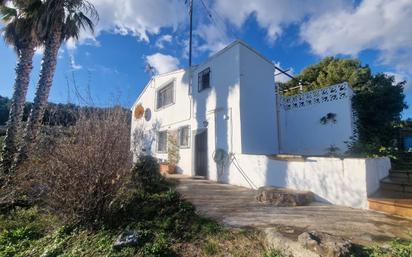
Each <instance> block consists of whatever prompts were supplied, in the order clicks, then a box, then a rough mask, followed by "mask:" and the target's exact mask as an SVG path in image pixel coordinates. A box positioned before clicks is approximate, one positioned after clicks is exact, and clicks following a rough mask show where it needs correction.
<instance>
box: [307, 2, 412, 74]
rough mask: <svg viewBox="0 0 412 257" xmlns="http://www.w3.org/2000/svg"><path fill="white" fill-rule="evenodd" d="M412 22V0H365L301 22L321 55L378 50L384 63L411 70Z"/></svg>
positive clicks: (316, 50) (308, 40)
mask: <svg viewBox="0 0 412 257" xmlns="http://www.w3.org/2000/svg"><path fill="white" fill-rule="evenodd" d="M411 24H412V1H411V0H397V1H386V0H364V1H362V2H361V3H360V4H359V5H358V6H353V7H351V8H350V9H349V10H348V9H346V10H336V11H334V12H328V13H325V14H323V15H320V16H316V17H312V18H311V19H309V20H308V21H307V22H306V23H305V24H304V25H302V26H301V37H302V39H303V40H305V41H307V42H308V43H309V44H310V46H311V48H312V50H313V52H314V53H316V54H318V55H321V56H325V55H335V54H348V55H357V54H358V53H359V52H361V51H362V50H365V49H374V50H378V52H379V60H378V61H380V62H381V63H382V64H386V65H391V66H393V67H395V69H397V70H398V71H406V72H408V73H409V74H412V62H411V58H412V29H411Z"/></svg>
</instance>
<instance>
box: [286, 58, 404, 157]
mask: <svg viewBox="0 0 412 257" xmlns="http://www.w3.org/2000/svg"><path fill="white" fill-rule="evenodd" d="M345 81H346V82H348V83H349V85H350V86H351V87H352V88H353V90H354V92H355V96H354V97H353V99H352V104H353V109H354V111H355V116H356V117H357V119H356V135H357V136H356V137H355V138H353V141H352V142H350V145H349V146H350V150H351V153H354V154H358V155H360V154H365V153H366V154H367V155H382V154H384V151H383V152H382V151H381V150H380V149H381V148H382V147H384V148H389V147H393V146H394V139H396V138H397V135H398V129H399V125H400V122H401V120H400V113H401V112H402V111H403V109H405V108H407V105H406V104H405V102H404V99H405V95H404V93H403V89H404V86H405V84H406V82H405V81H403V82H399V83H395V78H394V77H393V76H389V75H386V74H381V73H380V74H376V75H373V74H372V72H371V70H370V68H369V67H368V66H362V64H361V63H360V61H359V60H356V59H339V58H333V57H327V58H325V59H323V60H321V61H320V62H319V63H318V64H314V65H311V66H309V67H307V68H305V69H304V70H303V71H302V72H301V74H299V75H298V76H296V78H295V79H292V80H290V81H288V82H287V83H283V84H280V87H281V89H282V90H286V91H284V94H285V95H293V94H296V93H299V92H298V91H297V89H290V88H293V87H296V86H297V85H298V84H299V82H301V83H302V84H303V86H304V87H303V89H304V91H310V90H313V89H317V88H323V87H327V86H330V85H333V84H337V83H341V82H345ZM287 89H290V90H287Z"/></svg>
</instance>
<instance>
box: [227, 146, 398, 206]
mask: <svg viewBox="0 0 412 257" xmlns="http://www.w3.org/2000/svg"><path fill="white" fill-rule="evenodd" d="M235 164H236V165H235ZM389 169H390V161H389V159H388V158H386V157H385V158H373V159H356V158H347V159H343V160H342V159H339V158H326V157H311V158H307V159H305V160H304V161H283V160H275V159H270V158H268V157H267V156H264V155H243V154H242V155H236V156H235V160H234V161H233V162H231V163H229V164H228V166H227V167H226V169H225V175H224V177H225V178H226V180H225V181H224V182H226V183H229V184H232V185H238V186H244V187H249V188H255V189H256V188H258V187H261V186H275V187H283V188H291V189H297V190H307V191H311V192H313V193H314V194H315V197H316V199H317V200H318V201H323V202H327V203H331V204H336V205H344V206H350V207H354V208H364V209H366V208H368V199H367V196H368V195H371V194H373V193H374V192H376V191H377V190H378V188H379V184H378V183H379V180H380V179H382V178H383V177H385V176H387V175H388V174H389ZM241 173H243V174H244V175H242V174H241ZM246 178H248V180H249V181H250V182H251V183H249V182H248V180H247V179H246Z"/></svg>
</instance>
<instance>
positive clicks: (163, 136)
mask: <svg viewBox="0 0 412 257" xmlns="http://www.w3.org/2000/svg"><path fill="white" fill-rule="evenodd" d="M157 151H158V152H159V153H165V152H166V151H167V131H159V132H157Z"/></svg>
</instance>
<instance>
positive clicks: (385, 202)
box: [368, 197, 412, 218]
mask: <svg viewBox="0 0 412 257" xmlns="http://www.w3.org/2000/svg"><path fill="white" fill-rule="evenodd" d="M368 203H369V209H371V210H375V211H379V212H384V213H388V214H392V215H398V216H403V217H407V218H412V199H394V198H385V197H376V198H375V197H371V198H369V199H368Z"/></svg>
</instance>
